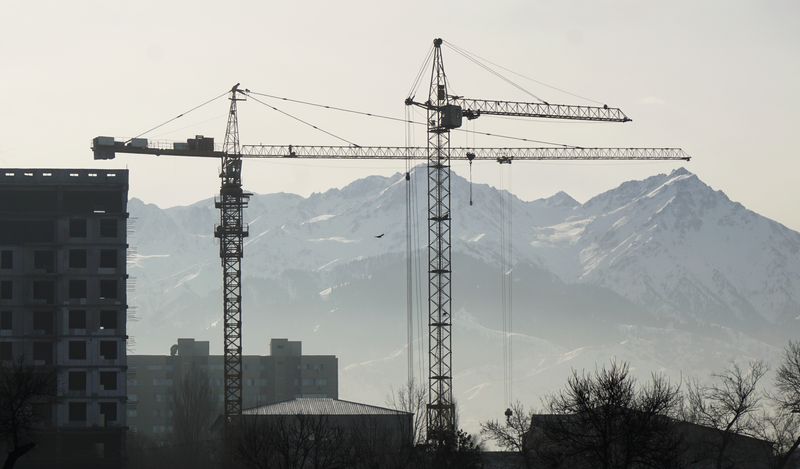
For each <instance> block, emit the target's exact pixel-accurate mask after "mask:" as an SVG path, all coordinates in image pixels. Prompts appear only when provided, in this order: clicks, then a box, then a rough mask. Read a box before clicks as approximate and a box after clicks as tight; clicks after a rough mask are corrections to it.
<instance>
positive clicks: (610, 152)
mask: <svg viewBox="0 0 800 469" xmlns="http://www.w3.org/2000/svg"><path fill="white" fill-rule="evenodd" d="M442 42H443V41H442V39H435V40H434V43H433V45H434V53H433V68H432V70H431V81H430V88H429V94H428V99H427V100H426V101H425V102H417V101H415V100H414V97H413V96H412V97H408V98H407V99H406V100H405V103H406V105H409V106H412V105H413V106H418V107H421V108H423V109H425V110H426V111H427V128H428V141H427V146H425V147H400V146H356V145H351V146H344V145H338V146H336V145H328V146H321V145H245V144H241V143H240V141H239V122H238V113H237V104H238V102H241V101H244V100H245V99H246V98H247V97H251V98H252V97H253V96H252V93H251V92H250V91H249V90H247V89H242V88H240V86H239V84H236V85H234V86H233V87H232V88H231V89H230V91H229V93H228V94H229V100H230V107H229V113H228V118H227V127H226V131H225V138H224V140H223V144H222V146H221V147H220V146H218V145H215V143H214V139H213V138H210V137H204V136H196V137H195V138H190V139H187V140H186V141H185V142H173V143H168V142H151V141H148V140H147V139H144V138H133V139H127V140H121V139H120V140H118V139H115V138H114V137H103V136H100V137H95V138H94V139H93V141H92V147H91V148H92V151H93V154H94V158H95V159H98V160H106V159H113V158H115V156H116V154H118V153H121V154H142V155H155V156H161V155H163V156H182V157H199V158H216V159H219V160H220V162H221V171H220V174H219V177H220V191H219V196H218V197H217V198H216V199H215V207H216V208H217V209H219V216H220V218H219V224H218V225H217V226H216V227H215V230H214V235H215V237H217V238H219V240H220V245H219V256H220V260H221V263H222V270H223V282H222V285H223V322H224V327H223V334H224V337H223V339H224V341H223V344H224V402H225V405H224V411H225V417H226V422H231V418H232V417H235V416H238V415H241V411H242V362H241V353H242V317H241V312H242V310H241V306H242V305H241V303H242V301H241V300H242V293H241V292H242V274H241V260H242V257H243V255H244V251H243V247H244V242H243V241H244V238H245V237H247V236H248V227H247V225H246V224H245V223H244V218H243V212H244V209H245V208H246V207H247V203H248V199H249V197H250V196H251V194H249V193H247V192H245V191H244V190H243V189H242V160H243V159H245V158H247V159H273V158H305V159H345V160H355V159H383V160H408V159H410V160H424V161H427V181H428V207H427V213H428V293H429V295H428V296H429V300H428V332H429V375H428V378H429V388H428V403H427V407H426V428H427V438H428V441H429V442H430V443H431V444H435V445H442V444H445V443H448V442H450V441H452V438H453V437H454V435H455V404H454V401H453V391H452V341H451V326H452V318H451V314H450V305H451V296H452V295H451V273H452V266H451V231H450V224H451V215H450V162H451V161H452V160H465V161H469V162H472V161H481V160H489V161H497V162H499V163H510V162H511V161H514V160H519V161H543V160H547V161H559V160H605V161H608V160H611V161H617V160H661V161H664V160H666V161H677V160H683V161H688V160H689V159H690V157H689V155H687V154H686V153H685V152H684V151H683V150H681V149H680V148H599V147H598V148H587V147H529V148H520V147H483V148H470V147H451V146H450V131H451V130H453V129H457V128H458V127H460V126H461V124H462V120H463V118H467V119H469V120H471V119H476V118H478V117H480V116H481V115H495V116H516V117H534V118H549V119H567V120H584V121H601V122H628V121H630V119H629V118H628V117H627V116H626V115H625V114H624V113H623V112H622V111H621V110H619V109H617V108H609V107H608V106H602V107H594V106H574V105H561V104H550V103H546V102H542V103H525V102H513V101H496V100H480V99H467V98H464V97H460V96H452V95H449V94H448V90H447V82H446V75H445V71H444V64H443V61H442V54H441V45H442Z"/></svg>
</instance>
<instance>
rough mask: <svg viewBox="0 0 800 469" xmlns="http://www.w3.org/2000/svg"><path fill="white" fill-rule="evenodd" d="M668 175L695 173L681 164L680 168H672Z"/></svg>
mask: <svg viewBox="0 0 800 469" xmlns="http://www.w3.org/2000/svg"><path fill="white" fill-rule="evenodd" d="M669 175H670V177H674V176H683V175H692V176H694V175H695V174H694V173H692V172H691V171H689V170H688V169H686V168H685V167H684V166H681V167H680V168H677V169H673V170H672V172H671V173H670V174H669Z"/></svg>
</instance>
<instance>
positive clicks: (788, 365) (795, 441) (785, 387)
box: [773, 341, 800, 468]
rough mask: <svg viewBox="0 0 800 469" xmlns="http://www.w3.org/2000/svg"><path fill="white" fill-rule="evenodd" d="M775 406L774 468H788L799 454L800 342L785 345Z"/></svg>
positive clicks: (778, 373) (777, 381) (778, 376)
mask: <svg viewBox="0 0 800 469" xmlns="http://www.w3.org/2000/svg"><path fill="white" fill-rule="evenodd" d="M775 389H776V394H775V396H773V399H774V400H775V401H776V402H777V404H778V413H779V416H778V417H777V419H776V420H777V425H773V427H774V428H776V429H777V430H778V431H776V432H775V434H776V436H778V437H779V438H776V443H777V447H778V453H779V458H780V459H779V461H780V463H779V465H778V467H780V468H784V467H788V464H789V462H790V461H791V459H792V458H794V457H797V454H798V453H800V450H798V447H800V342H794V341H789V344H788V345H787V346H786V349H785V350H784V356H783V363H781V365H780V367H778V372H777V374H776V376H775Z"/></svg>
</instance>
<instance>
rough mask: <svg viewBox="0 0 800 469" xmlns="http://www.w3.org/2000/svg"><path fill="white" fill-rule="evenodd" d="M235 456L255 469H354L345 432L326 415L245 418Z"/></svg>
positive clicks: (237, 429)
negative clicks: (350, 460)
mask: <svg viewBox="0 0 800 469" xmlns="http://www.w3.org/2000/svg"><path fill="white" fill-rule="evenodd" d="M236 431H237V432H238V434H237V435H236V436H235V438H234V441H235V443H234V453H235V456H236V458H237V460H238V461H239V462H240V463H241V464H242V465H244V466H246V467H250V468H253V469H267V468H269V469H305V468H310V469H334V468H340V467H350V466H352V465H350V464H348V457H349V456H350V454H349V446H350V442H349V441H348V439H347V437H346V435H345V433H344V431H343V430H342V428H340V427H339V426H336V425H332V424H331V422H330V421H329V419H328V417H327V416H324V415H292V416H254V415H244V416H242V417H241V418H240V419H239V425H238V426H237V427H236Z"/></svg>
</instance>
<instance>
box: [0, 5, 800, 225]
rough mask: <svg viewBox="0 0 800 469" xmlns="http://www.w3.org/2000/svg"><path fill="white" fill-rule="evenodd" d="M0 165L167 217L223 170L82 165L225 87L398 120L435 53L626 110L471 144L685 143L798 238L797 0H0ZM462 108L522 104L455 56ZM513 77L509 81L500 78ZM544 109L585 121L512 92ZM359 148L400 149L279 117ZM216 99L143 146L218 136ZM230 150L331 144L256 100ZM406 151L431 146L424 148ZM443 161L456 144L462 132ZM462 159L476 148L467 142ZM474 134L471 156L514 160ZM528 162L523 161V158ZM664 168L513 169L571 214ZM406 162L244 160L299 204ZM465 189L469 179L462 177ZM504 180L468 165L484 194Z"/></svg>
mask: <svg viewBox="0 0 800 469" xmlns="http://www.w3.org/2000/svg"><path fill="white" fill-rule="evenodd" d="M0 8H1V10H0V59H2V66H1V67H2V68H0V110H2V111H0V137H2V138H0V166H4V167H108V168H121V167H127V168H129V169H130V170H131V195H132V196H134V197H139V198H142V199H144V200H145V201H148V202H154V203H156V204H158V205H161V206H171V205H177V204H187V203H191V202H194V201H196V200H198V199H200V198H203V197H209V196H211V195H213V194H214V192H215V191H216V190H217V186H218V180H217V163H216V162H214V161H199V160H196V159H191V158H173V159H168V158H160V159H157V158H154V157H147V156H140V155H138V156H137V155H127V156H122V157H118V159H117V160H114V161H111V162H95V161H93V160H92V155H91V152H90V151H89V146H90V141H91V139H92V137H94V136H96V135H113V136H118V137H129V136H132V135H134V134H136V133H139V132H141V131H143V130H145V129H147V128H149V127H152V126H153V125H155V124H157V123H160V122H163V121H165V120H167V119H169V118H171V117H174V116H175V115H177V114H178V113H180V112H182V111H185V110H187V109H189V108H191V107H192V106H194V105H196V104H199V103H201V102H203V101H205V100H207V99H209V98H211V97H213V96H216V95H217V94H220V93H222V92H223V91H225V90H226V89H229V88H230V87H231V85H233V84H234V83H236V82H241V83H242V86H244V87H247V88H250V89H251V90H253V91H260V92H264V93H271V94H277V95H281V96H288V97H292V98H297V99H305V100H310V101H314V102H321V103H325V104H330V105H337V106H343V107H349V108H354V109H362V110H366V111H370V112H374V113H383V114H390V115H394V116H398V117H403V115H404V105H403V99H404V98H405V97H406V94H407V93H408V90H409V88H410V87H411V84H412V81H413V79H414V76H415V74H416V72H417V70H418V68H419V66H420V64H421V62H422V59H423V58H424V56H425V54H426V53H427V51H428V49H429V48H430V45H431V41H432V39H433V38H434V37H437V36H440V37H443V38H444V39H446V40H448V41H450V42H451V43H454V44H456V45H458V46H460V47H462V48H464V49H467V50H469V51H471V52H473V53H475V54H478V55H480V56H482V57H485V58H487V59H490V60H492V61H493V62H496V63H498V64H501V65H504V66H506V67H508V68H511V69H513V70H515V71H518V72H520V73H523V74H525V75H527V76H530V77H533V78H536V79H537V80H540V81H543V82H546V83H550V84H553V85H556V86H558V87H560V88H563V89H566V90H570V91H572V92H574V93H576V94H579V95H582V96H587V97H590V98H593V99H596V100H598V101H601V102H606V103H608V104H609V105H613V106H619V107H621V108H622V109H623V110H624V111H625V112H626V113H627V114H628V115H629V116H630V117H632V118H633V120H634V121H633V122H632V123H628V124H595V123H570V122H567V123H562V122H543V121H533V122H530V121H527V122H522V121H518V120H509V119H497V118H494V119H493V118H489V117H482V118H481V119H478V120H477V121H476V122H475V129H476V130H479V131H488V132H498V133H504V134H509V135H517V136H523V137H528V138H534V139H541V140H550V141H557V142H566V143H570V144H577V145H584V146H594V145H598V146H681V147H683V148H684V149H685V150H686V151H688V152H689V153H690V154H691V155H692V156H693V157H694V159H693V161H692V162H690V163H689V164H688V165H687V167H688V168H689V169H690V170H691V171H693V172H695V173H697V174H698V175H699V176H700V177H701V178H702V179H703V180H704V181H706V182H707V183H709V184H710V185H712V186H713V187H714V188H715V189H720V190H723V191H724V192H726V193H727V194H728V196H729V197H731V198H732V199H733V200H736V201H739V202H742V203H743V204H744V205H745V206H747V207H748V208H751V209H753V210H755V211H757V212H759V213H761V214H764V215H766V216H768V217H771V218H774V219H776V220H778V221H780V222H782V223H784V224H786V225H787V226H789V227H791V228H793V229H796V230H800V210H798V208H797V207H798V205H800V189H798V179H799V177H798V174H800V162H798V161H797V157H796V156H797V153H798V151H797V148H796V146H795V145H796V139H794V138H792V137H794V136H795V135H796V134H797V130H798V124H800V119H799V118H798V115H799V112H798V109H800V86H798V83H800V2H797V1H788V0H787V1H763V0H759V1H755V0H754V1H750V2H741V1H730V0H725V1H696V0H691V1H671V2H644V1H639V0H630V1H621V0H620V1H605V0H603V1H600V0H591V1H590V0H586V1H554V0H551V1H533V0H527V1H502V0H495V1H492V2H488V1H479V2H473V1H464V0H461V1H440V2H430V1H409V0H405V1H395V2H380V1H374V0H373V1H345V0H337V1H319V2H290V1H284V2H270V1H249V2H244V1H238V2H237V1H226V2H204V1H196V0H195V1H164V0H161V1H142V0H140V1H136V2H132V1H128V2H122V1H110V0H102V1H93V2H90V1H78V0H73V1H50V2H45V1H36V0H25V1H13V0H4V1H2V2H0ZM444 54H445V65H446V67H447V71H448V76H449V78H450V82H451V84H452V87H453V90H454V92H455V93H457V94H462V95H465V96H470V97H480V98H491V99H518V100H526V99H528V96H526V95H525V94H523V93H521V92H520V91H518V90H516V89H514V88H512V87H510V86H508V85H507V84H505V83H503V82H502V81H500V80H498V79H496V78H495V77H493V76H491V75H489V74H487V73H486V72H484V71H483V70H481V69H479V68H477V67H475V66H474V65H472V64H470V63H469V62H467V61H466V60H465V59H463V58H461V57H460V56H458V55H456V54H455V53H454V52H452V51H451V50H448V49H446V48H445V49H444ZM510 77H512V76H510ZM518 81H519V83H520V84H522V85H523V86H525V87H526V88H527V89H529V90H530V91H532V92H533V93H535V94H537V95H539V96H542V97H543V98H544V99H547V100H548V101H550V102H559V103H575V104H589V103H588V102H586V101H583V100H580V99H578V98H575V97H572V96H569V95H565V94H563V93H560V92H558V91H555V90H553V89H550V88H546V87H544V86H541V85H537V84H535V83H531V82H527V81H524V80H522V79H518ZM276 104H277V106H278V107H280V108H282V109H285V110H286V111H289V112H292V113H295V114H297V115H298V116H300V117H302V118H304V119H307V120H309V121H312V122H314V123H316V124H318V125H319V126H320V127H323V128H325V129H327V130H330V131H332V132H335V133H337V134H339V135H342V136H343V137H345V138H347V139H348V140H351V141H355V142H357V143H359V144H361V145H367V144H384V145H386V144H389V145H401V144H403V142H404V140H405V136H404V135H405V134H404V128H403V125H402V124H397V123H387V122H384V121H379V120H374V119H369V118H360V117H357V116H352V115H347V114H344V115H343V114H339V113H332V112H329V111H324V110H319V109H313V108H306V107H300V106H294V105H288V104H285V103H284V104H281V103H276ZM226 109H227V102H226V101H225V100H223V99H221V100H219V101H217V102H214V103H212V104H211V105H209V106H207V107H206V108H203V109H201V110H199V111H196V112H195V113H192V114H189V115H188V116H186V117H184V118H182V119H179V120H178V121H176V122H175V123H174V124H172V125H170V126H168V127H165V128H163V129H159V131H156V132H154V133H153V134H151V135H149V136H150V137H152V138H162V139H167V140H185V138H187V137H189V136H192V135H194V134H196V133H197V134H205V135H209V136H214V137H216V138H217V139H219V140H221V139H222V137H223V135H224V128H225V114H226ZM240 119H241V139H242V142H243V143H271V144H279V143H280V144H289V143H291V144H303V143H309V144H310V143H314V144H338V143H339V142H338V141H336V140H334V139H332V138H330V137H328V136H326V135H324V134H320V133H318V132H315V131H313V130H312V129H309V128H307V127H302V126H300V125H298V124H297V123H296V122H294V121H291V120H289V119H287V118H285V117H283V116H281V115H280V114H277V113H276V112H274V111H271V110H269V109H268V108H266V107H264V106H262V105H260V104H258V103H254V102H245V103H242V104H241V107H240ZM415 142H416V143H417V144H420V145H424V131H423V129H417V131H416V133H415ZM453 143H454V145H463V144H464V143H466V137H465V136H464V134H457V135H455V138H454V142H453ZM470 143H472V139H470ZM520 143H521V142H513V141H508V140H501V139H495V138H489V137H477V138H476V139H475V144H476V145H479V146H480V145H484V146H490V145H494V146H515V145H517V144H520ZM521 145H523V146H524V144H521ZM674 167H677V166H676V165H675V164H674V163H628V164H618V163H617V164H601V163H578V162H574V163H559V164H554V163H515V164H514V165H513V182H512V189H513V192H515V193H516V194H517V195H519V196H520V197H522V198H524V199H535V198H538V197H543V196H548V195H551V194H553V193H554V192H557V191H559V190H565V191H567V192H568V193H570V194H571V195H573V196H574V197H575V198H577V199H579V200H581V201H583V200H586V199H587V198H588V197H591V196H592V195H595V194H597V193H599V192H602V191H604V190H607V189H610V188H612V187H614V186H616V185H617V184H619V183H620V182H622V181H624V180H627V179H631V178H641V177H646V176H648V175H651V174H655V173H659V172H664V171H670V170H671V169H673V168H674ZM402 169H403V163H402V162H396V163H388V162H369V161H366V162H364V161H362V162H353V163H345V162H341V161H330V160H327V161H326V160H320V161H293V162H286V161H248V162H246V163H245V170H244V171H245V175H244V180H245V185H246V187H247V188H248V189H250V190H251V191H254V192H259V193H266V192H277V191H285V192H294V193H299V194H309V193H311V192H315V191H321V190H324V189H327V188H330V187H341V186H343V185H345V184H347V183H348V182H349V181H352V180H353V179H356V178H359V177H363V176H365V175H368V174H386V175H388V174H392V173H394V172H396V171H400V170H402ZM455 170H456V171H457V172H459V173H461V174H465V172H466V171H465V170H466V168H465V166H464V165H461V164H456V165H455ZM498 175H499V169H498V165H496V164H490V163H483V164H480V165H476V167H475V168H474V179H475V180H476V181H479V182H490V183H492V184H496V183H497V181H498V179H499V178H498Z"/></svg>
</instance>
